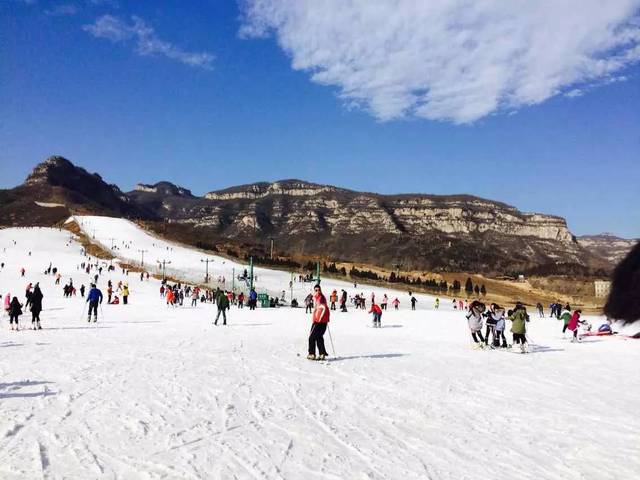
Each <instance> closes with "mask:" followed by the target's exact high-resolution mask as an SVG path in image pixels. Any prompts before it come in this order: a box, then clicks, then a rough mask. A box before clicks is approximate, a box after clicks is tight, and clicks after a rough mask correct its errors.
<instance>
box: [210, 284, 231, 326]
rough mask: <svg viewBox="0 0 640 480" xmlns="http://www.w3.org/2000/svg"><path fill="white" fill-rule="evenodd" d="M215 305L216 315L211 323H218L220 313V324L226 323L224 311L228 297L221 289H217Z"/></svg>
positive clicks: (227, 304) (226, 307)
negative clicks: (216, 308)
mask: <svg viewBox="0 0 640 480" xmlns="http://www.w3.org/2000/svg"><path fill="white" fill-rule="evenodd" d="M216 306H217V307H218V314H217V315H216V320H215V321H214V322H213V324H214V325H218V319H219V318H220V314H222V324H223V325H226V324H227V313H226V311H227V309H228V308H229V297H227V296H226V295H225V293H224V292H223V291H222V290H219V291H218V295H217V296H216Z"/></svg>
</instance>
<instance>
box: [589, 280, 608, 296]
mask: <svg viewBox="0 0 640 480" xmlns="http://www.w3.org/2000/svg"><path fill="white" fill-rule="evenodd" d="M593 285H594V287H595V291H596V297H606V296H608V295H609V290H611V282H610V281H609V280H596V281H595V282H593Z"/></svg>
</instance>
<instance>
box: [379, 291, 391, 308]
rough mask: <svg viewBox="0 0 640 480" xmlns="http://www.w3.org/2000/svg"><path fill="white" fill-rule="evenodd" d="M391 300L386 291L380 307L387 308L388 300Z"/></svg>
mask: <svg viewBox="0 0 640 480" xmlns="http://www.w3.org/2000/svg"><path fill="white" fill-rule="evenodd" d="M388 301H389V297H387V294H386V293H385V294H384V295H383V296H382V301H381V302H380V309H381V310H386V309H387V302H388Z"/></svg>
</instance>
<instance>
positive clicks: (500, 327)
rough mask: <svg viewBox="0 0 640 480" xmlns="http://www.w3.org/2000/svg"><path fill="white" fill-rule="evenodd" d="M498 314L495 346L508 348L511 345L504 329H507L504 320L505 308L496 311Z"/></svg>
mask: <svg viewBox="0 0 640 480" xmlns="http://www.w3.org/2000/svg"><path fill="white" fill-rule="evenodd" d="M496 311H497V312H499V313H497V314H496V315H497V316H496V326H495V331H496V339H495V345H496V347H497V346H502V348H508V347H509V345H508V344H507V339H506V338H505V336H504V329H505V327H506V323H507V322H506V321H505V319H504V308H501V309H500V310H499V311H498V310H496ZM500 339H502V345H500Z"/></svg>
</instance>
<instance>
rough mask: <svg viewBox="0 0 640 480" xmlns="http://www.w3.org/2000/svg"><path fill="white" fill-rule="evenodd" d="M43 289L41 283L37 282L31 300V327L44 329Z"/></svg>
mask: <svg viewBox="0 0 640 480" xmlns="http://www.w3.org/2000/svg"><path fill="white" fill-rule="evenodd" d="M42 298H43V295H42V291H41V290H40V284H39V283H36V286H35V288H34V289H33V293H32V294H31V298H30V299H29V301H30V302H31V327H32V328H33V329H34V330H35V329H36V328H37V329H38V330H42V327H41V326H40V312H41V311H42Z"/></svg>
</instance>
